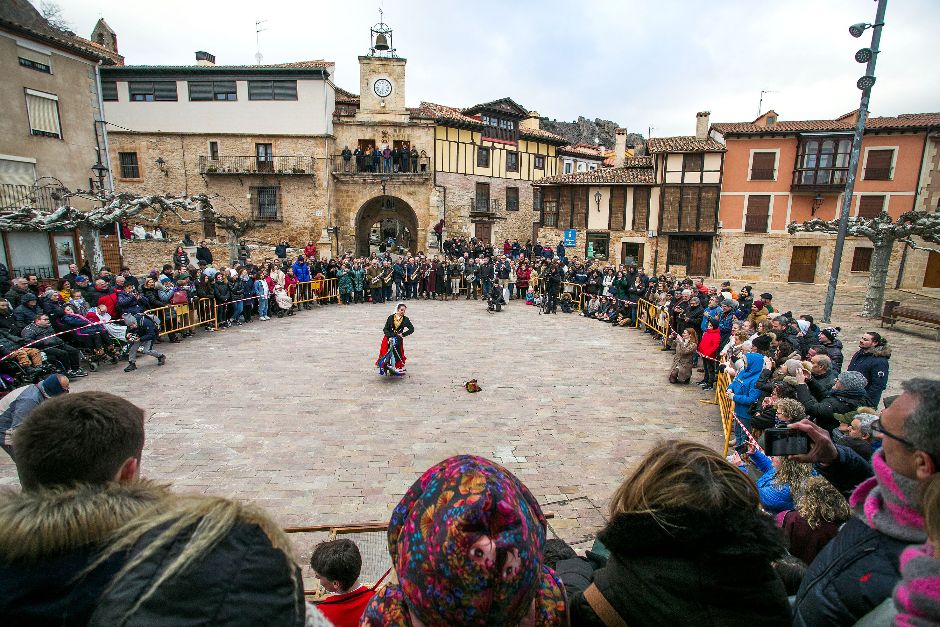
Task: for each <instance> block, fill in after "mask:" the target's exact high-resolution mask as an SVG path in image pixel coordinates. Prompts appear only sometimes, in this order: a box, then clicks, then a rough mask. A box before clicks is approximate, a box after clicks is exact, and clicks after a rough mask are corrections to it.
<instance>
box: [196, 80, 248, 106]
mask: <svg viewBox="0 0 940 627" xmlns="http://www.w3.org/2000/svg"><path fill="white" fill-rule="evenodd" d="M189 99H190V100H192V101H202V100H229V101H231V100H237V99H238V95H237V93H236V91H235V81H189Z"/></svg>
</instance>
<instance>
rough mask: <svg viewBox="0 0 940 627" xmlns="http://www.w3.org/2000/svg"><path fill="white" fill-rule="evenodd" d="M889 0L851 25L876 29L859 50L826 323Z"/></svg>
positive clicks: (855, 29)
mask: <svg viewBox="0 0 940 627" xmlns="http://www.w3.org/2000/svg"><path fill="white" fill-rule="evenodd" d="M887 5H888V0H878V9H877V10H876V12H875V23H874V24H866V23H864V22H860V23H858V24H852V25H851V26H850V27H849V34H850V35H852V37H856V38H858V37H861V36H862V33H864V32H865V31H866V30H867V29H869V28H871V29H872V34H871V45H870V46H869V47H868V48H862V49H861V50H859V51H858V52H856V53H855V60H856V61H858V62H859V63H867V64H868V65H867V67H866V68H865V75H864V76H862V77H861V78H860V79H858V81H857V82H856V83H855V85H856V86H857V87H858V88H859V89H860V90H861V91H862V98H861V100H860V101H859V105H858V120H857V121H856V123H855V134H854V135H853V136H852V152H851V153H849V172H848V176H847V177H846V181H845V193H844V194H843V195H842V208H841V211H840V212H839V232H838V234H837V235H836V246H835V250H834V251H833V255H832V271H831V272H830V273H829V286H828V289H827V290H826V304H825V307H824V308H823V318H822V319H823V322H830V321H831V319H832V307H833V305H834V304H835V300H836V286H837V285H838V283H839V269H840V267H841V266H842V249H843V248H844V247H845V235H846V232H847V231H848V222H849V212H850V210H851V206H852V194H853V193H854V191H855V177H856V174H857V171H858V161H859V153H860V152H861V148H862V136H863V135H864V134H865V121H866V120H867V119H868V101H869V100H870V99H871V88H872V87H873V86H874V85H875V61H877V59H878V53H879V52H880V51H881V49H880V47H879V46H880V44H881V29H882V27H884V21H885V9H886V8H887Z"/></svg>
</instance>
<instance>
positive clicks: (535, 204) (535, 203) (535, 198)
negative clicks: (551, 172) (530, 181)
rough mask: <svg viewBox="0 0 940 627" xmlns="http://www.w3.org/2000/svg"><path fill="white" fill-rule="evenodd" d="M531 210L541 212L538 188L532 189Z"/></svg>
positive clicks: (540, 198)
mask: <svg viewBox="0 0 940 627" xmlns="http://www.w3.org/2000/svg"><path fill="white" fill-rule="evenodd" d="M532 210H533V211H541V210H542V193H541V190H540V189H539V188H538V187H533V188H532Z"/></svg>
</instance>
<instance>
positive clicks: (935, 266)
mask: <svg viewBox="0 0 940 627" xmlns="http://www.w3.org/2000/svg"><path fill="white" fill-rule="evenodd" d="M924 287H940V253H930V254H929V256H928V257H927V271H926V272H924Z"/></svg>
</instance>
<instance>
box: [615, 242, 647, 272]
mask: <svg viewBox="0 0 940 627" xmlns="http://www.w3.org/2000/svg"><path fill="white" fill-rule="evenodd" d="M644 247H645V244H638V243H634V242H624V243H622V244H621V245H620V263H622V264H626V263H627V260H628V259H629V258H630V257H632V258H633V263H634V264H635V265H636V267H638V268H642V267H643V248H644Z"/></svg>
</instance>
